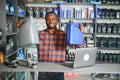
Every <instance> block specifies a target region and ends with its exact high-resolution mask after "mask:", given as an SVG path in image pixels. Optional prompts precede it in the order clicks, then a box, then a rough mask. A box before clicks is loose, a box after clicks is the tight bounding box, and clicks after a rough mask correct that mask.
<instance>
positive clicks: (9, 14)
mask: <svg viewBox="0 0 120 80" xmlns="http://www.w3.org/2000/svg"><path fill="white" fill-rule="evenodd" d="M6 15H7V16H17V15H16V14H11V13H6Z"/></svg>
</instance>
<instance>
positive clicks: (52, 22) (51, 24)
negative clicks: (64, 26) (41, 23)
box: [45, 12, 58, 29]
mask: <svg viewBox="0 0 120 80" xmlns="http://www.w3.org/2000/svg"><path fill="white" fill-rule="evenodd" d="M45 20H46V25H47V28H48V29H54V28H56V26H57V22H58V17H57V15H56V13H54V12H48V13H47V14H46V16H45Z"/></svg>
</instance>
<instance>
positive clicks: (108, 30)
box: [106, 24, 112, 33]
mask: <svg viewBox="0 0 120 80" xmlns="http://www.w3.org/2000/svg"><path fill="white" fill-rule="evenodd" d="M106 25H107V33H111V32H112V24H106Z"/></svg>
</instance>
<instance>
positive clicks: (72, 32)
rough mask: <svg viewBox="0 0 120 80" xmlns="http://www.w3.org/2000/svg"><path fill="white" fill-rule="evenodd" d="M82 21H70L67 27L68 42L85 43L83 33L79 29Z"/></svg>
mask: <svg viewBox="0 0 120 80" xmlns="http://www.w3.org/2000/svg"><path fill="white" fill-rule="evenodd" d="M79 26H80V23H73V22H72V21H70V22H69V23H68V24H67V27H66V42H67V44H75V45H79V44H82V43H83V39H84V37H83V33H82V32H81V31H80V29H79Z"/></svg>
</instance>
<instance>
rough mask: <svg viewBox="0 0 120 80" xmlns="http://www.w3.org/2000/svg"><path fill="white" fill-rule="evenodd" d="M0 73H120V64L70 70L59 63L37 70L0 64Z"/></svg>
mask: <svg viewBox="0 0 120 80" xmlns="http://www.w3.org/2000/svg"><path fill="white" fill-rule="evenodd" d="M0 71H40V72H80V73H120V64H95V65H94V66H89V67H83V68H75V69H73V68H69V67H66V66H64V65H62V64H57V63H42V62H40V63H38V65H37V67H36V68H33V69H32V68H27V67H24V66H18V67H17V68H10V67H8V66H5V65H4V64H2V63H1V64H0Z"/></svg>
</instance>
